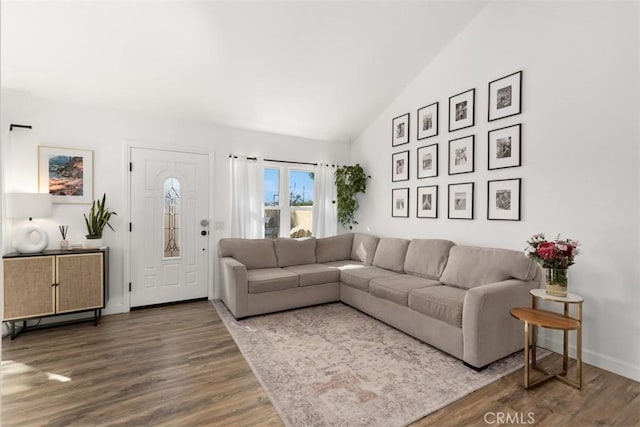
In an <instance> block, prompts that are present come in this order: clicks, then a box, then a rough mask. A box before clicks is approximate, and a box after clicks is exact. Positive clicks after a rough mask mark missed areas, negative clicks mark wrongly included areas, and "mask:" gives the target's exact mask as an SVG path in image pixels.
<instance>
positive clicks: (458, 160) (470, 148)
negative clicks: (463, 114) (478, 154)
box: [449, 135, 475, 175]
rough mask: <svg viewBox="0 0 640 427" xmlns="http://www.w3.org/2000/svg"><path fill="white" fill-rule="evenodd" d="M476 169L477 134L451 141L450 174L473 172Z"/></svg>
mask: <svg viewBox="0 0 640 427" xmlns="http://www.w3.org/2000/svg"><path fill="white" fill-rule="evenodd" d="M474 170H475V135H468V136H463V137H462V138H456V139H452V140H450V141H449V175H459V174H463V173H471V172H474Z"/></svg>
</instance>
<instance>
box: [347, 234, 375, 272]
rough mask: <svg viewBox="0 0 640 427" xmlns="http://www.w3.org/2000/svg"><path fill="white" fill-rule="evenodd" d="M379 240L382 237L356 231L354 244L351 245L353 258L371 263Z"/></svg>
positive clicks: (367, 263)
mask: <svg viewBox="0 0 640 427" xmlns="http://www.w3.org/2000/svg"><path fill="white" fill-rule="evenodd" d="M378 240H380V239H379V238H377V237H376V236H372V235H370V234H363V233H355V234H354V235H353V246H352V247H351V259H352V260H355V261H360V262H362V263H364V264H365V265H371V263H373V257H374V255H375V253H376V247H377V246H378Z"/></svg>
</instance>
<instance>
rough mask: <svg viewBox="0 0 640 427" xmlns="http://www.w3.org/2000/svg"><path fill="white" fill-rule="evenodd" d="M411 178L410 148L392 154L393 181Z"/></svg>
mask: <svg viewBox="0 0 640 427" xmlns="http://www.w3.org/2000/svg"><path fill="white" fill-rule="evenodd" d="M408 180H409V150H406V151H400V152H398V153H393V154H392V155H391V182H400V181H408Z"/></svg>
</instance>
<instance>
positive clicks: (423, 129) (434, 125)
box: [416, 102, 440, 140]
mask: <svg viewBox="0 0 640 427" xmlns="http://www.w3.org/2000/svg"><path fill="white" fill-rule="evenodd" d="M438 105H439V103H438V102H434V103H433V104H429V105H425V106H424V107H422V108H419V109H418V113H417V116H416V117H417V119H416V135H417V139H418V140H421V139H427V138H432V137H434V136H436V135H438V124H439V122H440V118H439V111H438Z"/></svg>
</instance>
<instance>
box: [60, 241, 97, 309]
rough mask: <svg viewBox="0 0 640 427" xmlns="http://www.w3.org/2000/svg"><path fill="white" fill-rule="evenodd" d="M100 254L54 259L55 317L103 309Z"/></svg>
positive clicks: (75, 255) (66, 256)
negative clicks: (55, 280) (55, 282)
mask: <svg viewBox="0 0 640 427" xmlns="http://www.w3.org/2000/svg"><path fill="white" fill-rule="evenodd" d="M102 256H103V255H102V253H91V254H73V255H61V256H57V257H56V264H57V265H56V270H57V273H58V278H57V279H58V280H57V283H58V286H56V289H57V298H56V300H57V307H56V308H57V310H56V312H57V313H66V312H70V311H78V310H89V309H92V308H101V307H103V305H104V304H103V300H104V293H103V291H104V286H103V280H104V274H103V262H102V259H103V258H102Z"/></svg>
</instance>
